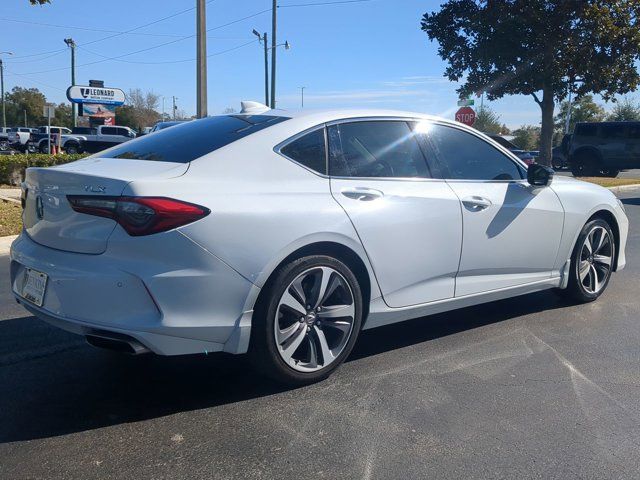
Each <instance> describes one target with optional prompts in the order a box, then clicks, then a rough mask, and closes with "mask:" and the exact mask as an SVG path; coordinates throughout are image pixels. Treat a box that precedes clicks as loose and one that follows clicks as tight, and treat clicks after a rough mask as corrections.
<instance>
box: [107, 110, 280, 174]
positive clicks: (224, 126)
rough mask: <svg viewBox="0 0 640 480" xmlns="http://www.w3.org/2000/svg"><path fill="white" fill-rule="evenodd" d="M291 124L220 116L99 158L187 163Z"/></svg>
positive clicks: (265, 117)
mask: <svg viewBox="0 0 640 480" xmlns="http://www.w3.org/2000/svg"><path fill="white" fill-rule="evenodd" d="M285 120H288V117H275V116H272V115H220V116H215V117H208V118H203V119H201V120H193V121H191V122H185V123H183V124H180V125H176V126H175V127H171V128H166V129H164V130H160V131H159V132H157V133H154V134H153V135H145V136H143V137H140V138H137V139H134V140H131V141H129V142H124V143H121V144H120V145H118V146H115V147H112V148H110V149H108V150H104V151H102V152H100V153H98V154H96V156H100V157H102V158H129V159H136V160H154V161H158V162H175V163H188V162H190V161H192V160H195V159H196V158H199V157H202V156H203V155H206V154H207V153H210V152H213V151H214V150H217V149H219V148H222V147H224V146H225V145H229V144H230V143H233V142H235V141H236V140H239V139H241V138H244V137H246V136H248V135H251V134H252V133H255V132H258V131H260V130H262V129H264V128H268V127H270V126H272V125H275V124H277V123H280V122H283V121H285Z"/></svg>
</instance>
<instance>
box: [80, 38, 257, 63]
mask: <svg viewBox="0 0 640 480" xmlns="http://www.w3.org/2000/svg"><path fill="white" fill-rule="evenodd" d="M256 42H257V40H251V41H250V42H246V43H243V44H241V45H236V46H235V47H231V48H228V49H226V50H221V51H219V52H216V53H212V54H209V55H207V58H210V57H216V56H218V55H222V54H223V53H228V52H232V51H234V50H238V49H240V48H243V47H246V46H247V45H252V44H254V43H256ZM82 50H84V51H85V52H87V53H91V54H93V55H97V56H98V57H102V58H104V59H105V61H108V60H114V61H116V62H124V63H133V64H137V65H166V64H170V63H187V62H195V61H196V59H195V58H187V59H184V60H166V61H162V62H142V61H137V60H122V59H120V58H118V57H108V56H106V55H102V54H101V53H97V52H92V51H91V50H87V49H86V48H82Z"/></svg>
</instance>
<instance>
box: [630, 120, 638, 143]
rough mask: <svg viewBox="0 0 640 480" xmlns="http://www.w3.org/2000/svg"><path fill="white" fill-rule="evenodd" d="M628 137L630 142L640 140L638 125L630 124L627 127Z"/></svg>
mask: <svg viewBox="0 0 640 480" xmlns="http://www.w3.org/2000/svg"><path fill="white" fill-rule="evenodd" d="M628 137H629V138H630V139H632V140H638V139H640V123H632V124H630V125H629V131H628Z"/></svg>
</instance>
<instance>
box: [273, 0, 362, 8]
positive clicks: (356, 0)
mask: <svg viewBox="0 0 640 480" xmlns="http://www.w3.org/2000/svg"><path fill="white" fill-rule="evenodd" d="M373 1H374V0H336V1H333V2H317V3H292V4H289V5H278V8H290V7H320V6H323V5H342V4H345V3H364V2H373Z"/></svg>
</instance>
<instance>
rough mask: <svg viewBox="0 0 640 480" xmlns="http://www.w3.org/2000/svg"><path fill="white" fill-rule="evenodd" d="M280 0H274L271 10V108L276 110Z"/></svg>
mask: <svg viewBox="0 0 640 480" xmlns="http://www.w3.org/2000/svg"><path fill="white" fill-rule="evenodd" d="M277 10H278V0H273V7H272V8H271V108H272V109H273V108H276V50H277V48H276V47H277V42H276V24H277Z"/></svg>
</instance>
